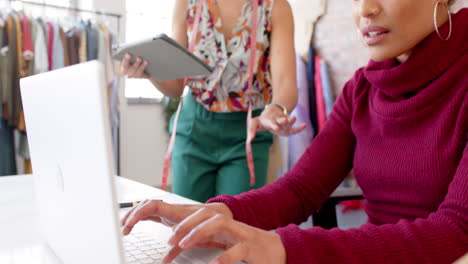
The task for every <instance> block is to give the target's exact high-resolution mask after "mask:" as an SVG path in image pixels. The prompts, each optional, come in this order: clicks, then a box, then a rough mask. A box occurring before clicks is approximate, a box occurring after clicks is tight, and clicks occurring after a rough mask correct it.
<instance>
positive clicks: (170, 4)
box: [125, 0, 175, 99]
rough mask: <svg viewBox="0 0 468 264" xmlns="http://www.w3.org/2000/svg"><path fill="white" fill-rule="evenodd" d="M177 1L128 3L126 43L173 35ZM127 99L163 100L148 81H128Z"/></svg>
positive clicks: (143, 0)
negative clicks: (158, 35) (159, 35)
mask: <svg viewBox="0 0 468 264" xmlns="http://www.w3.org/2000/svg"><path fill="white" fill-rule="evenodd" d="M174 4H175V0H156V1H155V0H131V1H126V18H127V21H126V23H127V25H126V36H125V41H126V42H133V41H138V40H141V39H148V38H151V37H152V36H155V35H157V34H160V33H165V34H167V35H169V36H170V35H171V24H172V10H173V8H174ZM125 96H126V97H127V98H139V97H142V98H157V99H160V98H162V96H163V95H162V93H160V92H159V91H158V90H157V89H156V88H155V87H154V86H153V85H152V84H151V83H150V82H149V81H148V80H137V79H127V81H126V89H125Z"/></svg>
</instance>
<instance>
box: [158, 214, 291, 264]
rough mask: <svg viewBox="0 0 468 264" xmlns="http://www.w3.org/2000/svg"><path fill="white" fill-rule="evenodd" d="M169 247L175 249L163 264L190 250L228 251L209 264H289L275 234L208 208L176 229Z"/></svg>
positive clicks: (279, 239) (281, 244) (181, 223)
mask: <svg viewBox="0 0 468 264" xmlns="http://www.w3.org/2000/svg"><path fill="white" fill-rule="evenodd" d="M169 245H171V246H173V247H172V249H171V250H170V251H169V252H168V253H167V255H166V256H165V257H164V259H163V262H164V263H169V262H171V261H172V260H174V259H175V258H176V257H177V256H178V255H179V254H180V253H182V251H184V250H185V249H189V248H221V249H224V250H225V251H224V252H223V253H222V254H221V255H220V256H218V257H217V258H216V259H215V260H213V261H212V262H210V263H219V264H231V263H237V262H240V261H245V262H247V263H254V264H262V263H265V264H266V263H268V264H285V263H286V250H285V248H284V246H283V242H282V241H281V238H280V236H279V235H278V234H277V233H276V232H271V231H264V230H261V229H258V228H255V227H252V226H249V225H246V224H244V223H241V222H238V221H235V220H234V219H233V218H232V217H229V216H226V215H224V214H220V213H218V212H216V211H215V210H212V209H210V208H206V207H205V208H201V209H200V210H198V211H197V212H196V213H194V214H192V215H190V216H189V217H187V218H185V219H184V220H183V221H182V222H180V223H179V224H178V225H177V226H175V227H174V234H173V235H172V237H171V238H170V239H169Z"/></svg>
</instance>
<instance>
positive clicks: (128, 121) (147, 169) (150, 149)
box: [120, 104, 169, 186]
mask: <svg viewBox="0 0 468 264" xmlns="http://www.w3.org/2000/svg"><path fill="white" fill-rule="evenodd" d="M121 120H122V127H121V130H120V131H121V140H120V144H121V146H120V147H121V149H120V153H121V156H120V166H121V171H120V172H121V175H122V176H124V177H127V178H131V179H134V180H137V181H139V182H143V183H145V184H149V185H152V186H160V185H161V172H162V168H163V161H164V155H165V153H166V149H167V142H168V141H169V139H168V135H167V133H166V131H165V121H164V117H163V115H162V106H161V105H160V104H130V105H127V106H126V107H125V110H124V111H123V113H122V116H121Z"/></svg>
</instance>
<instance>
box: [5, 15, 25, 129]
mask: <svg viewBox="0 0 468 264" xmlns="http://www.w3.org/2000/svg"><path fill="white" fill-rule="evenodd" d="M9 18H10V20H11V23H10V21H9V23H8V33H9V34H8V58H7V78H8V83H9V86H8V87H7V89H8V97H7V105H8V108H7V109H8V110H7V115H8V125H9V126H10V127H16V126H17V125H18V118H19V114H20V109H21V96H20V88H19V78H20V71H19V69H20V68H21V66H22V64H20V62H21V60H20V59H19V58H20V57H21V51H22V47H23V45H22V34H21V23H20V19H19V17H18V15H17V14H16V12H11V13H10V15H9Z"/></svg>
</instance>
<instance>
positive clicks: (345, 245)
mask: <svg viewBox="0 0 468 264" xmlns="http://www.w3.org/2000/svg"><path fill="white" fill-rule="evenodd" d="M451 220H452V219H450V217H445V218H440V219H438V220H435V219H430V220H429V219H418V220H416V221H415V222H409V221H400V222H399V223H398V224H393V225H382V226H375V225H371V224H366V225H364V226H362V227H361V228H359V229H349V230H346V231H344V230H341V229H338V228H335V229H332V230H324V229H322V228H317V227H315V228H311V229H308V230H302V229H300V228H299V227H298V226H295V225H290V226H287V227H285V228H280V229H278V230H276V232H277V233H278V234H279V235H280V236H281V240H282V242H283V245H284V246H285V249H286V255H287V263H291V264H296V263H434V264H450V263H452V262H453V261H455V260H456V259H457V258H459V257H460V256H462V255H463V254H464V253H465V252H466V251H467V250H468V240H467V235H466V233H465V232H464V231H463V229H462V228H459V226H458V227H457V226H456V224H455V223H454V222H453V221H451Z"/></svg>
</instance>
